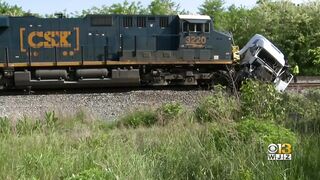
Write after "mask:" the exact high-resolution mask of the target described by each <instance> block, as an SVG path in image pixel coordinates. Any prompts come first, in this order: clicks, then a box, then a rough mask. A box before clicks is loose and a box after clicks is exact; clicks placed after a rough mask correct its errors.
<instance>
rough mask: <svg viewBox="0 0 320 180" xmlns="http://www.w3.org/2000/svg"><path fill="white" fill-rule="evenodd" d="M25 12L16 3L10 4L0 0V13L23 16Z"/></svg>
mask: <svg viewBox="0 0 320 180" xmlns="http://www.w3.org/2000/svg"><path fill="white" fill-rule="evenodd" d="M24 14H25V12H24V11H23V10H22V8H21V7H19V6H17V5H13V6H12V5H10V4H8V3H7V2H5V1H3V0H0V15H7V16H23V15H24Z"/></svg>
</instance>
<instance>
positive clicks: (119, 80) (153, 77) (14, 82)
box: [0, 65, 234, 89]
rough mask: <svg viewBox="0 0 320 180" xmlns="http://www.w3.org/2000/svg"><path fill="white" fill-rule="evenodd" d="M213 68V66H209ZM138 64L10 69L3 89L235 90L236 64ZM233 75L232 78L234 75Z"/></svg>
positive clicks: (4, 74) (5, 73)
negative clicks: (217, 86) (217, 87)
mask: <svg viewBox="0 0 320 180" xmlns="http://www.w3.org/2000/svg"><path fill="white" fill-rule="evenodd" d="M209 67H210V66H209ZM212 67H214V68H211V69H210V68H208V66H207V65H176V66H174V65H170V66H166V65H138V66H112V67H101V66H100V67H99V66H93V67H90V68H88V67H85V68H81V67H72V68H71V67H62V68H41V69H39V68H11V69H9V68H7V69H5V70H4V71H3V72H2V73H1V79H0V88H1V89H31V88H33V89H39V88H41V89H51V88H86V87H132V86H171V85H183V86H204V87H209V88H210V87H213V85H215V84H222V85H224V86H228V87H231V85H232V84H231V82H232V76H233V75H232V74H234V71H233V70H231V69H233V67H232V65H215V66H212ZM230 75H231V76H230Z"/></svg>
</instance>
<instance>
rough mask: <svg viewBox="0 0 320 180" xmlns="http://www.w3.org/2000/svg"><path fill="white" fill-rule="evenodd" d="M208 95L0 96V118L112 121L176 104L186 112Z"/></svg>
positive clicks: (151, 92)
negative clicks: (52, 115) (50, 116)
mask: <svg viewBox="0 0 320 180" xmlns="http://www.w3.org/2000/svg"><path fill="white" fill-rule="evenodd" d="M210 94H212V91H200V90H192V91H181V90H179V91H174V90H137V91H128V92H119V93H118V92H116V93H84V94H82V93H80V94H79V93H76V94H49V95H8V96H0V117H8V118H10V119H15V120H19V119H21V118H23V117H28V118H43V117H44V115H45V113H46V112H52V111H54V112H55V113H56V114H57V115H58V116H63V117H69V116H74V115H76V114H77V113H79V112H84V113H85V115H86V116H87V117H91V118H94V119H101V120H114V119H116V118H118V117H119V116H121V115H123V114H126V113H128V112H129V111H132V110H134V109H143V108H156V107H159V106H160V105H162V104H164V103H168V102H179V103H181V104H183V105H184V106H186V107H187V108H188V109H191V108H193V107H194V106H196V105H197V104H198V103H199V101H200V100H201V99H202V98H203V97H205V96H208V95H210Z"/></svg>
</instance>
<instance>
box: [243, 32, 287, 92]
mask: <svg viewBox="0 0 320 180" xmlns="http://www.w3.org/2000/svg"><path fill="white" fill-rule="evenodd" d="M239 55H240V57H241V61H240V65H241V67H243V68H244V69H245V71H246V72H245V73H246V74H247V76H249V77H253V78H256V79H259V80H262V81H269V82H273V83H274V85H275V87H276V89H277V90H278V91H284V90H285V89H286V88H287V87H288V85H289V83H290V82H291V80H292V78H293V75H292V74H290V73H289V69H288V66H287V64H286V61H285V59H284V55H283V53H282V52H281V51H280V50H279V49H278V48H277V47H276V46H274V45H273V44H272V43H271V42H270V41H269V40H268V39H266V38H265V37H263V36H262V35H259V34H256V35H255V36H253V37H252V38H251V40H250V41H249V42H248V43H247V44H246V45H245V46H244V47H243V48H242V49H241V50H240V51H239Z"/></svg>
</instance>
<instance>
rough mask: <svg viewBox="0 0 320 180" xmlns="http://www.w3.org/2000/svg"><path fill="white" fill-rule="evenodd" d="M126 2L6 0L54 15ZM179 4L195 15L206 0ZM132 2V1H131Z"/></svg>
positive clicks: (250, 1) (234, 0)
mask: <svg viewBox="0 0 320 180" xmlns="http://www.w3.org/2000/svg"><path fill="white" fill-rule="evenodd" d="M123 1H124V0H113V1H105V0H54V1H53V0H6V2H8V3H9V4H11V5H18V6H21V7H22V8H23V10H26V11H27V10H30V11H31V12H33V13H39V14H52V13H55V12H62V11H63V10H67V12H75V11H81V10H83V9H89V8H91V7H93V6H97V7H99V6H102V5H107V6H110V5H111V4H114V3H122V2H123ZM174 1H175V2H177V3H179V4H180V6H181V7H182V9H185V10H187V11H189V12H191V13H193V14H195V13H197V12H198V7H199V6H200V5H201V4H202V3H203V2H204V0H174ZM224 1H225V3H226V6H229V5H231V4H235V5H237V6H241V5H242V6H245V7H252V6H254V4H255V2H256V0H246V1H241V0H224ZM292 1H293V2H295V3H301V2H302V1H303V0H292ZM129 2H132V0H129ZM140 2H141V3H142V4H143V5H144V6H147V5H149V4H150V0H149V1H147V0H140Z"/></svg>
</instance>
